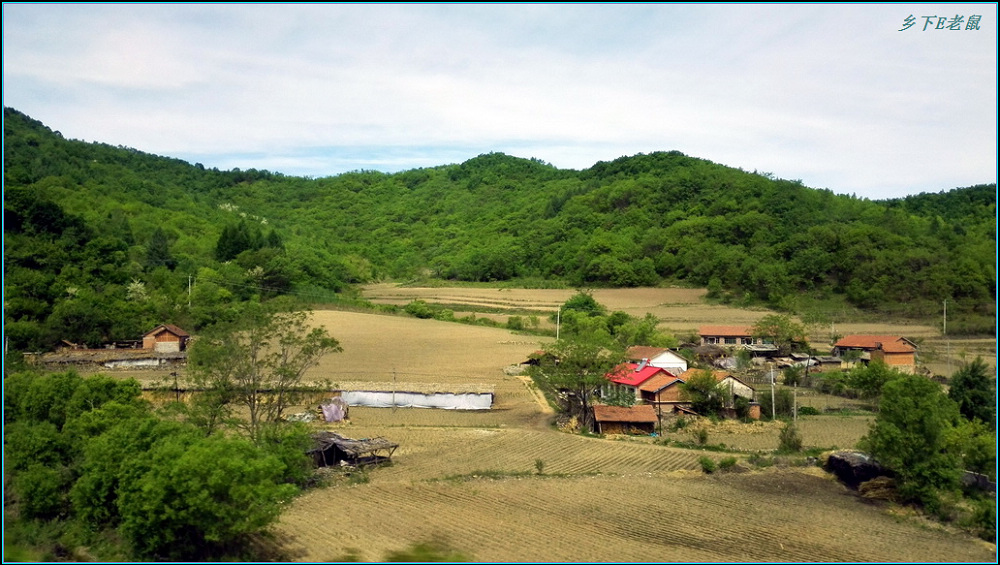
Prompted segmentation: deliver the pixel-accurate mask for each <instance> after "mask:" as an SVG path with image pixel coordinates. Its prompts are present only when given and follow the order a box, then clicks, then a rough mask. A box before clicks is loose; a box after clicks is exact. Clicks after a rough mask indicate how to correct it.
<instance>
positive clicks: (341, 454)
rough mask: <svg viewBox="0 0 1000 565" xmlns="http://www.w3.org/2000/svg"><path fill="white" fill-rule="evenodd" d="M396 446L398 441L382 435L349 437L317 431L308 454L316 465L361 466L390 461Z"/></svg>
mask: <svg viewBox="0 0 1000 565" xmlns="http://www.w3.org/2000/svg"><path fill="white" fill-rule="evenodd" d="M397 447H399V444H398V443H392V442H391V441H389V440H387V439H385V438H384V437H374V438H365V439H351V438H348V437H344V436H342V435H340V434H338V433H334V432H318V433H316V434H313V447H312V449H310V450H309V451H308V454H309V455H310V456H311V457H312V458H313V461H314V462H315V463H316V466H317V467H330V466H333V465H343V466H352V467H363V466H366V465H379V464H381V463H389V462H391V460H392V459H391V458H392V454H393V452H394V451H396V448H397Z"/></svg>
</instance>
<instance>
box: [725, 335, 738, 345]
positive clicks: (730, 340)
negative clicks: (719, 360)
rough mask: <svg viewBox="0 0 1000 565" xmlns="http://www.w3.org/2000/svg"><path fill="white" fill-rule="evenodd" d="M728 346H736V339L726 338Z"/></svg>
mask: <svg viewBox="0 0 1000 565" xmlns="http://www.w3.org/2000/svg"><path fill="white" fill-rule="evenodd" d="M726 345H736V338H735V337H727V338H726Z"/></svg>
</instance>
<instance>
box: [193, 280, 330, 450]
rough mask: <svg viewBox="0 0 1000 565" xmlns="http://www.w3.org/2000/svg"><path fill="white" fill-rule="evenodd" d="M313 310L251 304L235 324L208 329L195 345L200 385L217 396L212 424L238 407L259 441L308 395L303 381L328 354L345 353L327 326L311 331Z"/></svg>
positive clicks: (240, 422) (247, 428)
mask: <svg viewBox="0 0 1000 565" xmlns="http://www.w3.org/2000/svg"><path fill="white" fill-rule="evenodd" d="M308 317H309V315H308V312H306V311H305V310H301V309H297V308H295V307H294V305H292V304H290V303H288V302H285V301H279V300H275V301H270V302H267V303H263V304H261V303H257V302H251V303H248V304H247V306H246V307H245V308H244V310H243V312H242V314H241V315H240V316H239V317H238V319H237V320H236V322H235V323H231V324H222V325H221V326H218V327H214V328H211V329H210V330H207V331H206V332H205V334H204V335H203V336H202V337H201V338H199V339H198V340H197V341H196V342H195V343H194V345H193V346H192V347H191V352H190V363H191V367H192V369H193V373H194V378H195V381H196V384H199V385H200V387H201V388H207V389H209V390H210V391H211V392H212V395H213V397H212V400H213V404H211V405H210V406H207V407H206V408H208V409H210V410H214V411H215V416H214V417H213V419H212V422H215V423H217V422H218V421H219V420H220V419H223V418H225V416H226V415H227V414H226V410H228V408H229V407H231V406H233V405H237V406H241V407H243V408H245V409H246V410H247V416H246V419H245V420H243V419H236V420H234V421H235V422H238V425H239V427H241V428H243V429H245V431H246V432H247V434H248V435H249V436H250V438H251V439H252V440H254V441H255V442H260V441H261V439H263V437H264V435H265V433H266V431H267V429H266V428H267V427H268V426H272V425H274V424H276V423H278V422H280V421H281V419H282V416H283V415H284V412H285V410H286V409H287V408H288V407H289V406H292V405H295V404H297V403H298V401H299V400H300V398H301V397H302V394H303V393H304V392H305V389H306V387H305V383H303V381H302V378H303V376H304V375H305V372H306V370H308V369H309V368H310V367H313V366H314V365H316V363H317V362H319V360H320V359H321V358H322V357H323V356H324V355H326V354H328V353H334V352H338V351H342V349H341V347H340V343H339V342H338V341H337V340H336V339H334V338H333V337H331V336H330V335H329V334H328V333H327V331H326V329H325V328H323V327H310V325H309V323H308Z"/></svg>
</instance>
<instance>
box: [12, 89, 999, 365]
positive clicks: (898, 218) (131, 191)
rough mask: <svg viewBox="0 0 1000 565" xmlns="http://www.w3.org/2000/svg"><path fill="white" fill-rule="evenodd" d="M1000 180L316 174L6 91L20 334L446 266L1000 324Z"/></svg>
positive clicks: (102, 324)
mask: <svg viewBox="0 0 1000 565" xmlns="http://www.w3.org/2000/svg"><path fill="white" fill-rule="evenodd" d="M995 192H996V185H995V184H990V185H979V186H973V187H968V188H961V189H953V190H948V191H944V190H943V191H942V192H940V193H936V194H921V195H917V196H910V197H907V198H904V199H897V200H889V201H870V200H867V199H864V198H857V197H852V196H844V195H836V194H834V193H833V192H831V191H829V190H817V189H812V188H809V187H806V186H804V185H803V184H802V183H801V182H798V181H790V180H783V179H777V178H774V177H773V175H770V174H767V173H763V174H762V173H757V172H746V171H743V170H740V169H734V168H731V167H726V166H723V165H719V164H716V163H712V162H710V161H707V160H704V159H698V158H693V157H688V156H686V155H684V154H683V153H680V152H677V151H671V152H661V153H652V154H639V155H635V156H632V157H622V158H619V159H616V160H614V161H610V162H599V163H597V164H596V165H594V166H593V167H591V168H589V169H586V170H582V171H575V170H561V169H558V168H555V167H553V166H551V165H548V164H546V163H544V162H542V161H539V160H536V159H530V160H529V159H521V158H516V157H511V156H508V155H504V154H499V153H491V154H486V155H480V156H479V157H476V158H473V159H470V160H469V161H466V162H464V163H462V164H458V165H442V166H439V167H433V168H426V169H415V170H410V171H405V172H400V173H395V174H387V173H380V172H374V171H359V172H351V173H346V174H341V175H337V176H332V177H326V178H301V177H291V176H285V175H281V174H276V173H271V172H268V171H258V170H248V171H241V170H238V169H235V170H231V171H219V170H216V169H208V168H205V167H204V166H202V165H200V164H194V165H192V164H189V163H187V162H184V161H181V160H178V159H171V158H166V157H159V156H154V155H150V154H147V153H143V152H140V151H137V150H135V149H130V148H127V147H120V146H118V147H116V146H112V145H107V144H103V143H85V142H81V141H74V140H67V139H64V138H63V137H62V135H61V134H60V133H59V132H56V131H52V130H50V129H49V128H48V127H46V126H45V125H43V124H42V123H40V122H38V121H36V120H33V119H31V118H29V117H27V116H25V115H24V114H22V113H20V112H17V111H16V110H13V109H10V108H5V109H4V329H5V333H6V335H7V337H8V338H9V340H10V341H9V345H10V347H12V348H14V349H16V350H42V349H47V348H50V347H52V346H53V345H54V344H55V343H58V341H59V340H60V339H68V340H72V341H76V342H83V343H86V344H90V345H97V344H99V343H102V342H105V341H108V340H117V339H137V338H138V337H139V336H140V335H141V334H142V333H143V332H144V331H146V330H148V329H149V328H151V327H154V326H155V325H157V324H160V323H164V322H172V323H176V324H179V325H181V326H182V327H188V328H192V329H195V330H197V329H198V328H200V327H203V326H205V325H206V324H208V323H210V322H212V321H215V320H217V319H219V318H220V317H224V316H225V312H226V311H227V305H230V304H232V303H233V302H235V301H243V300H247V299H250V298H252V297H254V296H273V295H278V294H287V293H294V294H297V295H298V296H299V297H300V298H305V299H307V300H314V301H328V300H331V299H332V297H334V296H335V294H336V293H339V292H343V291H345V290H348V289H350V288H351V285H355V284H358V283H363V282H368V281H373V280H381V279H396V280H412V279H427V278H440V279H447V280H457V281H522V282H525V281H528V282H530V283H532V284H563V285H567V286H575V287H581V288H582V287H597V286H646V285H657V284H683V285H691V286H700V287H707V288H708V289H709V291H710V296H712V297H714V298H716V299H718V300H722V301H730V302H736V303H740V304H751V303H758V304H760V303H763V304H767V305H770V306H772V307H776V308H780V309H784V310H786V311H795V310H796V308H797V304H798V300H797V299H798V297H803V296H806V297H810V298H811V299H813V300H820V301H821V300H829V301H835V302H839V303H841V304H848V305H851V306H853V307H857V308H861V309H864V310H868V311H875V312H885V313H891V314H893V315H895V316H911V317H927V316H937V315H939V312H940V308H941V305H942V301H943V300H948V309H949V330H953V331H960V330H962V329H963V328H964V329H965V331H975V330H982V329H984V328H992V327H993V314H994V304H995V299H996V259H995V258H996V246H995V241H996V193H995ZM963 320H964V321H963ZM963 324H964V325H963Z"/></svg>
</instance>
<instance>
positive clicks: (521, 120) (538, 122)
mask: <svg viewBox="0 0 1000 565" xmlns="http://www.w3.org/2000/svg"><path fill="white" fill-rule="evenodd" d="M975 16H978V19H977V18H975ZM973 22H975V25H971V24H972V23H973ZM975 27H978V29H974V28H975ZM3 104H4V106H5V107H11V108H14V109H16V110H19V111H21V112H23V113H25V114H27V115H29V116H31V117H32V118H34V119H36V120H39V121H41V122H42V123H44V124H45V125H46V126H48V127H50V128H51V129H53V130H57V131H59V132H61V133H62V135H63V136H64V137H66V138H70V139H81V140H85V141H97V142H102V143H108V144H111V145H122V146H127V147H132V148H135V149H139V150H141V151H145V152H149V153H154V154H157V155H164V156H169V157H176V158H180V159H184V160H186V161H189V162H191V163H201V164H203V165H205V166H206V167H216V168H219V169H231V168H235V167H238V168H241V169H250V168H254V169H266V170H270V171H276V172H281V173H284V174H286V175H296V176H309V177H325V176H331V175H336V174H340V173H343V172H347V171H356V170H360V169H365V170H380V171H386V172H396V171H400V170H408V169H414V168H420V167H434V166H438V165H446V164H452V163H461V162H463V161H465V160H468V159H471V158H473V157H475V156H477V155H480V154H482V153H488V152H494V151H498V152H503V153H507V154H510V155H514V156H518V157H525V158H537V159H541V160H542V161H545V162H548V163H551V164H552V165H555V166H556V167H559V168H563V169H586V168H588V167H590V166H592V165H593V164H594V163H596V162H598V161H610V160H613V159H616V158H618V157H621V156H627V155H635V154H637V153H650V152H654V151H671V150H677V151H681V152H683V153H685V154H687V155H689V156H692V157H699V158H702V159H707V160H710V161H713V162H715V163H720V164H723V165H728V166H732V167H739V168H742V169H744V170H747V171H758V172H767V173H770V174H773V175H774V176H775V177H777V178H784V179H790V180H800V181H802V182H803V183H804V184H805V185H806V186H810V187H813V188H826V189H830V190H832V191H834V192H837V193H841V194H856V195H857V196H858V197H865V198H870V199H882V198H895V197H901V196H905V195H907V194H917V193H920V192H939V191H941V190H949V189H952V188H955V187H964V186H970V185H974V184H981V183H995V182H996V175H997V5H996V4H995V3H987V4H947V3H945V4H926V3H922V4H883V5H859V4H801V5H787V4H760V5H751V4H716V5H711V4H710V5H704V4H698V5H694V4H691V5H688V4H625V5H622V4H499V5H498V4H308V5H307V4H280V5H278V4H235V5H234V4H198V3H195V4H134V5H119V4H90V5H77V4H17V3H4V4H3Z"/></svg>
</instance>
